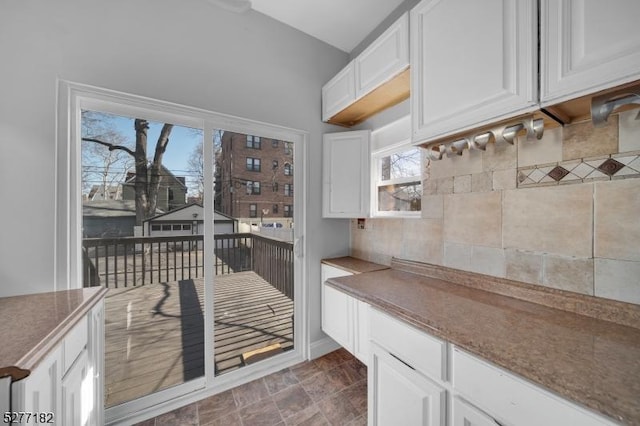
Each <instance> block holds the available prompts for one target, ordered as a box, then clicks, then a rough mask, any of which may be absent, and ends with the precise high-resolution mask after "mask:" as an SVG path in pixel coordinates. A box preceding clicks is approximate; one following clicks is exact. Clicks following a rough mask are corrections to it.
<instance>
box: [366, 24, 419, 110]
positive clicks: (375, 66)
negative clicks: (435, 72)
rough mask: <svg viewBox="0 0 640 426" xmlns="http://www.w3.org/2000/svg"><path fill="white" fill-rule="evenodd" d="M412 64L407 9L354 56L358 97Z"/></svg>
mask: <svg viewBox="0 0 640 426" xmlns="http://www.w3.org/2000/svg"><path fill="white" fill-rule="evenodd" d="M408 66H409V14H408V13H405V14H404V15H402V17H400V19H398V20H397V21H396V22H395V23H394V24H393V25H391V26H390V27H389V28H388V29H387V30H386V31H385V32H384V33H383V34H382V35H381V36H380V37H378V38H377V39H376V41H374V42H373V43H372V44H371V45H370V46H369V47H367V49H365V50H364V51H363V52H362V53H361V54H360V55H358V57H357V58H356V59H355V77H356V83H355V84H356V99H358V98H360V97H362V96H364V95H366V94H367V93H369V92H370V91H372V90H373V89H375V88H376V87H377V86H379V85H380V84H382V83H384V82H386V81H388V80H390V79H391V78H393V77H394V76H396V75H397V74H399V73H400V72H401V71H404V70H405V69H407V67H408Z"/></svg>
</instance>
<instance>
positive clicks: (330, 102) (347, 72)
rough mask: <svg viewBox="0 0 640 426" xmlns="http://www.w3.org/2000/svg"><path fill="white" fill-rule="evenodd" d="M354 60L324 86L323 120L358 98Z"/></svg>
mask: <svg viewBox="0 0 640 426" xmlns="http://www.w3.org/2000/svg"><path fill="white" fill-rule="evenodd" d="M355 79H356V78H355V67H354V61H351V62H349V65H347V66H346V67H345V68H344V69H343V70H342V71H340V72H339V73H338V74H336V76H335V77H333V78H332V79H331V80H329V82H328V83H327V84H325V85H324V87H323V88H322V121H329V119H330V118H331V117H333V116H334V115H336V114H337V113H338V112H340V111H342V110H343V109H345V108H346V107H348V106H349V105H350V104H352V103H353V102H354V101H355V100H356V84H355Z"/></svg>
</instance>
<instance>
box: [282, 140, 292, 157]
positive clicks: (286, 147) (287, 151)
mask: <svg viewBox="0 0 640 426" xmlns="http://www.w3.org/2000/svg"><path fill="white" fill-rule="evenodd" d="M291 145H292V144H291V142H285V143H284V153H285V155H291V152H292V149H291Z"/></svg>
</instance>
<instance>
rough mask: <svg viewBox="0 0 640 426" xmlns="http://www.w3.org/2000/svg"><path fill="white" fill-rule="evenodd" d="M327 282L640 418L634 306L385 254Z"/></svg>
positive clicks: (604, 408) (564, 389)
mask: <svg viewBox="0 0 640 426" xmlns="http://www.w3.org/2000/svg"><path fill="white" fill-rule="evenodd" d="M391 266H392V268H391V269H386V270H380V271H375V272H369V273H362V274H358V275H353V276H348V277H340V278H331V279H329V280H328V281H327V283H328V284H329V285H331V286H333V287H335V288H338V289H340V290H342V291H344V292H345V293H347V294H350V295H352V296H353V297H355V298H357V299H360V300H363V301H365V302H367V303H369V304H371V306H372V307H374V308H377V309H379V310H382V311H383V312H386V313H388V314H391V315H393V316H395V317H397V318H399V319H402V320H404V321H406V322H408V323H410V324H412V325H414V326H416V327H417V328H419V329H421V330H423V331H425V332H427V333H429V334H431V335H434V336H436V337H440V338H442V339H444V340H446V341H448V342H450V343H452V344H454V345H456V346H457V347H459V348H461V349H463V350H466V351H468V352H469V353H471V354H474V355H477V356H479V357H481V358H484V359H485V360H487V361H490V362H492V363H494V364H495V365H497V366H499V367H502V368H504V369H506V370H508V371H511V372H513V373H516V374H518V375H520V376H522V377H524V378H526V379H528V380H530V381H531V382H533V383H536V384H538V385H541V386H542V387H544V388H547V389H548V390H551V391H552V392H555V393H556V394H559V395H561V396H563V397H565V398H568V399H570V400H573V401H575V402H577V403H579V404H582V405H584V406H586V407H588V408H591V409H592V410H594V411H596V412H600V413H602V414H604V415H606V416H609V417H610V418H612V419H614V420H616V421H619V422H623V423H624V424H640V306H638V305H633V304H628V303H623V302H616V301H609V300H605V299H600V298H595V297H590V296H585V295H580V294H576V293H570V292H566V291H561V290H555V289H549V288H544V287H540V286H535V285H530V284H525V283H519V282H515V281H511V280H506V279H501V278H495V277H491V276H486V275H480V274H475V273H469V272H464V271H457V270H454V269H450V268H445V267H440V266H434V265H427V264H421V263H417V262H409V261H402V260H398V259H394V260H393V261H392V265H391Z"/></svg>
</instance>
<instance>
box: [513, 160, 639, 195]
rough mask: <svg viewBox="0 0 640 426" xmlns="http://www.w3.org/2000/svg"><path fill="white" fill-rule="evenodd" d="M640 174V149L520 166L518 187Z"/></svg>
mask: <svg viewBox="0 0 640 426" xmlns="http://www.w3.org/2000/svg"><path fill="white" fill-rule="evenodd" d="M633 177H640V152H628V153H622V154H613V155H609V156H605V157H597V158H584V159H580V160H571V161H562V162H559V163H553V164H541V165H537V166H529V167H519V168H518V188H528V187H533V186H550V185H561V184H565V183H567V184H568V183H581V182H590V181H594V180H611V179H625V178H633Z"/></svg>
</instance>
